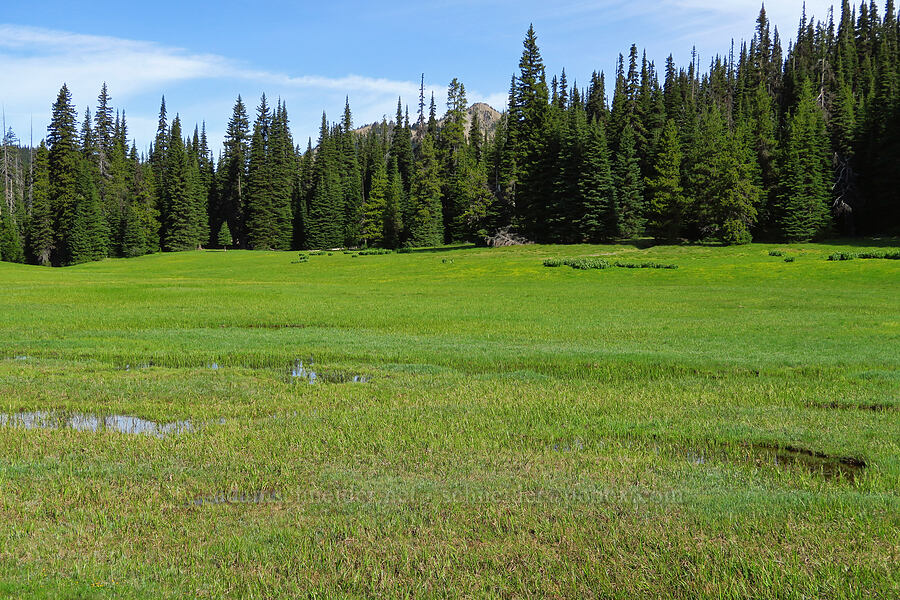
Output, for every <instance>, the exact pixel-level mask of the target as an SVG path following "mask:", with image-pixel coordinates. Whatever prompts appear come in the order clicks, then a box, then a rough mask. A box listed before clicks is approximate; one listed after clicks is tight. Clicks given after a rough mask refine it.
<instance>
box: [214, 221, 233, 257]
mask: <svg viewBox="0 0 900 600" xmlns="http://www.w3.org/2000/svg"><path fill="white" fill-rule="evenodd" d="M216 241H217V242H218V245H219V247H221V248H224V249H225V250H227V249H228V247H229V246H231V244H232V239H231V231H229V229H228V221H225V222H224V223H222V226H221V227H220V228H219V236H218V239H217V240H216Z"/></svg>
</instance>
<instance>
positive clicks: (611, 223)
mask: <svg viewBox="0 0 900 600" xmlns="http://www.w3.org/2000/svg"><path fill="white" fill-rule="evenodd" d="M578 193H579V194H580V196H581V201H582V208H581V218H580V221H579V224H578V225H579V231H580V233H581V237H582V239H584V240H587V241H590V242H600V241H604V240H608V239H610V238H612V237H613V236H615V235H616V215H615V195H616V190H615V186H614V184H613V174H612V168H611V166H610V158H609V146H608V145H607V141H606V132H605V127H604V125H603V122H602V121H601V120H594V122H592V123H591V124H590V125H589V126H588V129H587V136H586V137H585V141H584V160H583V162H582V168H581V171H580V173H579V178H578Z"/></svg>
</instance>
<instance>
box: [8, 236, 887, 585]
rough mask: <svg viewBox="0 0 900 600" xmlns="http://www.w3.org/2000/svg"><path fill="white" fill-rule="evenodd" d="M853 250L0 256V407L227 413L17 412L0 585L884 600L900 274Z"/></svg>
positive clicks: (618, 249) (630, 249) (599, 249)
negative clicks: (78, 417)
mask: <svg viewBox="0 0 900 600" xmlns="http://www.w3.org/2000/svg"><path fill="white" fill-rule="evenodd" d="M880 246H881V247H879V248H867V247H861V248H855V249H854V251H855V252H860V253H866V252H869V251H870V250H871V251H872V252H887V251H888V250H886V248H885V244H884V243H883V242H882V243H880ZM842 248H843V247H842V246H840V245H837V244H836V245H821V246H819V245H808V244H807V245H797V246H792V247H791V254H792V255H794V254H796V255H798V256H803V257H804V260H801V261H798V262H797V263H796V264H795V265H794V266H793V267H792V268H790V269H787V268H781V267H779V266H778V264H774V261H772V260H771V259H770V258H769V257H768V256H767V254H768V251H769V250H770V249H773V247H771V246H766V245H753V246H744V247H736V248H720V247H706V246H697V247H684V246H679V247H665V246H657V247H650V248H640V247H636V246H632V245H619V246H572V247H557V246H554V247H547V246H527V247H517V248H503V249H494V250H488V249H480V248H453V249H448V250H446V252H448V253H449V254H444V255H443V256H445V257H452V258H453V262H452V263H450V262H447V263H445V264H444V265H441V264H437V266H438V267H440V268H436V262H437V261H436V256H435V255H434V253H433V252H431V251H429V252H419V251H415V252H409V253H403V254H400V253H395V254H394V255H390V256H384V257H383V259H378V260H370V261H355V260H350V258H351V257H353V256H354V255H355V254H353V253H352V252H351V253H350V254H349V255H347V254H344V253H342V252H335V253H334V254H333V255H328V254H324V255H318V256H317V257H316V258H315V259H314V260H309V263H308V264H306V265H304V267H303V268H296V269H292V268H291V264H290V263H291V261H292V260H293V259H294V256H295V255H291V254H283V253H263V252H260V253H253V252H242V251H229V252H227V253H211V252H210V253H206V252H190V253H183V254H170V255H155V256H148V257H143V258H139V259H133V260H127V261H126V260H121V261H120V260H109V261H104V262H101V263H94V264H88V265H81V266H78V267H73V268H67V269H41V268H35V267H25V266H21V265H7V264H0V283H2V289H3V290H4V293H3V294H2V295H0V413H3V414H18V413H22V412H28V411H54V412H59V413H63V414H72V413H77V414H123V415H133V416H134V417H136V418H141V419H147V420H150V421H153V422H156V423H173V422H182V421H191V422H195V423H211V424H212V425H211V426H208V427H199V428H197V429H196V430H195V431H191V432H177V431H176V432H173V433H172V434H171V435H166V436H162V437H154V436H142V435H137V436H135V435H127V434H123V433H119V432H117V431H114V430H100V431H78V430H74V429H71V428H56V429H24V428H21V427H5V426H0V519H2V523H3V527H0V582H2V583H0V596H2V595H8V596H12V597H21V598H45V597H51V598H75V597H125V598H138V597H148V598H150V597H152V598H182V597H231V598H246V597H291V596H295V597H341V596H350V597H373V596H381V597H415V596H441V597H479V596H489V597H598V596H599V597H622V598H625V597H628V598H639V597H645V598H659V597H681V598H688V597H691V598H695V597H707V598H723V597H725V598H745V597H759V598H763V597H765V598H769V597H778V598H810V597H829V598H890V597H893V596H895V595H896V594H895V592H896V589H897V586H898V578H897V577H898V576H897V570H896V568H895V567H894V564H895V563H896V560H895V558H896V552H897V531H898V530H900V517H898V515H900V495H898V491H897V490H898V489H900V394H898V390H900V361H898V356H900V348H898V339H900V337H898V336H900V325H898V323H900V315H898V308H897V303H896V297H897V293H898V281H900V271H898V264H897V263H896V262H893V261H884V260H882V261H879V260H869V261H865V262H860V263H858V264H857V263H851V264H829V263H827V262H826V261H825V259H826V258H827V257H828V256H829V255H830V254H833V253H837V252H844V250H843V249H842ZM548 255H553V256H557V257H559V258H558V259H557V260H559V261H560V265H562V264H564V261H578V260H590V261H604V262H606V263H607V264H609V265H612V264H614V263H615V262H623V263H624V262H627V263H635V264H637V263H645V262H648V263H649V262H653V263H659V264H678V265H680V266H682V267H683V268H681V269H678V270H672V271H670V272H666V273H652V272H647V271H642V270H632V269H624V268H612V269H608V270H606V271H604V273H602V274H597V276H596V277H594V276H591V275H590V274H588V273H582V272H573V271H571V270H569V269H562V270H559V269H557V270H554V269H545V268H543V267H542V266H541V261H542V260H544V259H545V258H546V257H547V256H548ZM586 256H587V257H588V258H587V259H585V258H584V257H586ZM298 357H299V358H302V360H303V361H304V365H308V364H309V359H310V358H312V359H313V360H314V369H315V370H316V372H317V373H318V372H321V373H335V374H353V375H357V374H358V375H364V376H365V377H366V378H367V379H368V380H369V381H368V383H366V384H364V385H360V384H358V383H353V382H352V380H350V381H343V380H336V381H334V382H331V383H328V385H297V383H296V382H295V381H291V380H290V379H291V378H290V377H289V373H287V369H288V368H289V367H290V366H292V365H294V361H295V360H297V359H298ZM212 364H215V365H217V366H218V367H219V368H218V369H212V368H211V367H210V365H212ZM126 367H128V368H127V369H126ZM783 451H790V452H791V453H793V455H794V456H795V459H794V460H793V461H791V460H789V461H787V462H785V460H784V459H783V458H781V459H778V457H777V453H778V452H783ZM773 456H774V457H775V458H773ZM776 459H777V460H776ZM845 459H846V460H850V461H860V462H861V463H865V467H860V468H858V469H856V470H855V471H854V472H853V474H852V476H849V475H844V474H842V473H840V472H838V471H840V468H836V469H837V470H836V471H834V472H832V471H830V470H829V469H831V467H827V466H824V465H823V464H822V463H837V464H843V463H842V462H841V461H842V460H845Z"/></svg>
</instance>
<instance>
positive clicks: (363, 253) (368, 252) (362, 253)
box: [357, 248, 393, 256]
mask: <svg viewBox="0 0 900 600" xmlns="http://www.w3.org/2000/svg"><path fill="white" fill-rule="evenodd" d="M391 253H393V250H388V249H387V248H370V249H369V250H360V251H359V252H357V255H358V256H377V255H379V254H391Z"/></svg>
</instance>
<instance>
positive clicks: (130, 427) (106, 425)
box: [0, 411, 196, 438]
mask: <svg viewBox="0 0 900 600" xmlns="http://www.w3.org/2000/svg"><path fill="white" fill-rule="evenodd" d="M0 427H17V428H21V429H74V430H76V431H91V432H95V433H96V432H98V431H104V430H107V431H118V432H120V433H128V434H133V435H152V436H154V437H157V438H162V437H165V436H167V435H173V434H179V433H191V432H193V431H195V430H196V429H195V427H194V426H193V424H192V423H191V422H190V421H173V422H171V423H157V422H156V421H150V420H148V419H142V418H140V417H135V416H132V415H94V414H82V413H58V412H48V411H35V412H20V413H13V414H0Z"/></svg>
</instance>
